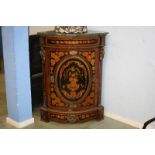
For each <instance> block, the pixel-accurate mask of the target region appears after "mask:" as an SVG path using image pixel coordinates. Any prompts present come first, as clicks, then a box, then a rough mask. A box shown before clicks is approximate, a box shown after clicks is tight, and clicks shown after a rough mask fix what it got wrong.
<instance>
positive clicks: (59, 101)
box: [50, 50, 95, 108]
mask: <svg viewBox="0 0 155 155" xmlns="http://www.w3.org/2000/svg"><path fill="white" fill-rule="evenodd" d="M50 55H51V61H50V62H51V63H50V64H51V89H50V90H51V106H57V107H71V108H76V107H79V106H89V105H93V104H94V103H95V101H94V96H95V93H94V91H95V90H94V85H95V81H94V79H93V77H94V74H95V52H93V51H88V52H87V51H75V50H71V51H65V52H61V51H51V54H50ZM53 75H55V76H53ZM54 88H55V89H54ZM89 94H90V95H89ZM74 102H75V103H76V104H79V105H76V106H75V104H74Z"/></svg>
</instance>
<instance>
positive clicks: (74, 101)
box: [38, 31, 107, 123]
mask: <svg viewBox="0 0 155 155" xmlns="http://www.w3.org/2000/svg"><path fill="white" fill-rule="evenodd" d="M106 34H107V33H84V34H60V33H55V32H52V31H50V32H43V33H38V35H39V37H40V43H41V55H42V66H43V88H44V90H43V96H44V101H43V105H42V107H41V109H40V112H41V120H43V121H45V122H48V121H50V120H53V121H59V122H69V123H75V122H84V121H88V120H92V119H97V120H100V119H102V118H103V115H104V107H103V106H102V105H101V82H102V77H101V75H102V59H103V56H104V45H105V36H106Z"/></svg>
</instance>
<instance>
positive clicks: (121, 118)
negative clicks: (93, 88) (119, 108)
mask: <svg viewBox="0 0 155 155" xmlns="http://www.w3.org/2000/svg"><path fill="white" fill-rule="evenodd" d="M104 114H105V116H107V117H110V118H112V119H114V120H117V121H120V122H122V123H125V124H128V125H131V126H133V127H136V128H140V129H142V127H143V124H142V123H139V122H135V121H132V120H130V119H127V118H124V117H122V116H119V115H117V114H113V113H110V112H105V113H104Z"/></svg>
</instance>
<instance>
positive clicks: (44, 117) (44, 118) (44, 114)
mask: <svg viewBox="0 0 155 155" xmlns="http://www.w3.org/2000/svg"><path fill="white" fill-rule="evenodd" d="M40 114H41V120H42V121H44V122H49V119H48V111H45V110H43V109H40Z"/></svg>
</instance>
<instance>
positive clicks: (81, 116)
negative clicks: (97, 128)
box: [40, 106, 104, 123]
mask: <svg viewBox="0 0 155 155" xmlns="http://www.w3.org/2000/svg"><path fill="white" fill-rule="evenodd" d="M40 112H41V120H42V121H44V122H49V121H51V120H52V121H59V122H63V123H77V122H86V121H88V120H93V119H96V120H102V119H103V117H104V107H103V106H99V107H94V108H91V109H87V110H80V111H61V110H55V109H49V108H45V107H41V109H40Z"/></svg>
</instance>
